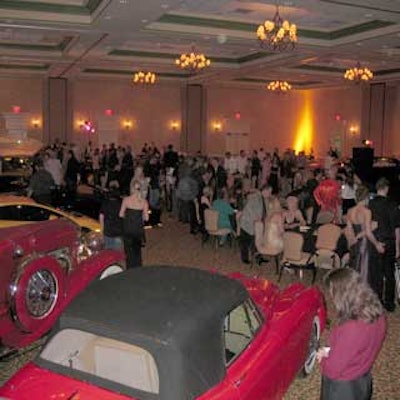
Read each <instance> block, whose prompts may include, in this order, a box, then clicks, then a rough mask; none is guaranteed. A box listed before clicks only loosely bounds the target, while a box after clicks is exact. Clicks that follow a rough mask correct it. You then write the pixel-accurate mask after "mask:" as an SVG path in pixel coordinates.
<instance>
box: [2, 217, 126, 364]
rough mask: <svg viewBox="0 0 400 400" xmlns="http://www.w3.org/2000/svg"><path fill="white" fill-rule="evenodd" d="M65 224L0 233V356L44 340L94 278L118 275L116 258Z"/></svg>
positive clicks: (92, 237) (96, 241) (92, 235)
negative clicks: (67, 308) (46, 334)
mask: <svg viewBox="0 0 400 400" xmlns="http://www.w3.org/2000/svg"><path fill="white" fill-rule="evenodd" d="M101 243H102V241H101V236H100V235H99V234H97V233H95V232H91V233H87V234H84V233H82V232H81V230H80V229H79V227H78V226H77V225H75V224H73V223H71V222H69V221H67V220H54V221H47V222H39V223H36V224H28V225H22V226H19V227H12V228H3V229H0V263H1V271H0V346H1V353H0V354H1V355H3V356H4V355H6V354H8V352H9V350H11V349H15V348H20V347H23V346H25V345H27V344H29V343H31V342H33V341H35V340H36V339H38V338H40V337H41V336H43V335H44V334H45V333H46V332H47V331H49V330H50V329H51V328H52V326H53V325H54V323H55V321H56V320H57V318H58V317H59V315H60V313H61V312H62V311H63V310H64V308H65V307H66V306H67V304H68V303H69V302H70V301H71V300H72V299H73V298H74V297H75V296H76V295H77V294H78V293H79V292H81V291H82V290H83V289H85V288H86V287H87V286H88V284H89V283H90V282H91V281H93V280H94V279H96V278H101V277H104V276H106V275H108V274H111V273H116V272H121V271H122V269H123V267H124V259H123V255H122V254H121V253H120V252H116V251H110V250H102V249H101Z"/></svg>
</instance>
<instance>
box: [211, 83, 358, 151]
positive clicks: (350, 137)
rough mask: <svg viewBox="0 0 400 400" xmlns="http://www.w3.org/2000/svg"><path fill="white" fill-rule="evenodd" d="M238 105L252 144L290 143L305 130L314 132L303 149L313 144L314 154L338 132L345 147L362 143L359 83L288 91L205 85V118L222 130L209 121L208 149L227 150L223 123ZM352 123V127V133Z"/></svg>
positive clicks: (288, 145)
mask: <svg viewBox="0 0 400 400" xmlns="http://www.w3.org/2000/svg"><path fill="white" fill-rule="evenodd" d="M237 111H240V115H241V120H242V121H245V122H246V123H247V125H248V126H249V127H250V132H249V134H250V139H249V141H250V148H251V149H256V148H259V147H264V148H266V149H272V148H274V147H279V148H280V149H281V150H283V149H285V148H287V147H294V146H295V144H296V141H298V139H299V138H301V137H302V136H304V132H311V134H312V136H313V137H312V140H311V142H310V144H309V145H307V144H305V147H306V150H307V151H308V150H310V149H309V147H310V146H311V147H312V148H313V150H314V152H315V153H316V154H317V155H318V154H324V153H325V152H326V151H327V150H328V148H329V145H330V143H331V142H335V139H336V137H337V136H338V135H339V136H340V139H341V145H342V146H343V148H344V149H345V150H346V152H348V151H349V149H350V148H351V147H352V146H353V145H355V144H359V143H360V128H359V127H360V116H361V91H360V88H359V87H357V86H352V87H351V88H343V89H321V90H313V91H300V90H298V91H297V90H296V91H293V92H291V93H289V94H286V95H277V94H275V93H269V92H267V91H266V90H251V89H242V90H238V89H227V88H209V89H208V119H209V122H211V121H214V120H219V121H221V122H222V130H221V132H214V130H213V129H212V124H211V123H209V124H208V127H207V128H208V129H207V149H208V152H210V153H222V152H223V151H224V150H225V134H226V130H225V129H224V125H227V123H228V122H229V120H231V119H232V118H234V113H235V112H237ZM335 114H340V116H341V120H340V121H336V120H335ZM351 126H352V127H354V128H355V129H356V131H355V132H353V133H350V127H351ZM300 147H302V146H301V145H300Z"/></svg>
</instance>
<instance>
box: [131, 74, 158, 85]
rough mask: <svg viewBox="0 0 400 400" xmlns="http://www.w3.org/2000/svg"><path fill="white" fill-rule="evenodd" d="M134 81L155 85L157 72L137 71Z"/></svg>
mask: <svg viewBox="0 0 400 400" xmlns="http://www.w3.org/2000/svg"><path fill="white" fill-rule="evenodd" d="M132 81H133V83H136V84H144V85H153V84H154V83H155V82H156V74H155V73H154V72H142V71H139V72H135V74H134V75H133V79H132Z"/></svg>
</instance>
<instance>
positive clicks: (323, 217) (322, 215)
mask: <svg viewBox="0 0 400 400" xmlns="http://www.w3.org/2000/svg"><path fill="white" fill-rule="evenodd" d="M334 218H335V215H334V214H333V212H332V211H320V212H319V213H318V215H317V219H316V221H315V223H316V224H317V225H324V224H330V223H331V222H332V221H333V219H334Z"/></svg>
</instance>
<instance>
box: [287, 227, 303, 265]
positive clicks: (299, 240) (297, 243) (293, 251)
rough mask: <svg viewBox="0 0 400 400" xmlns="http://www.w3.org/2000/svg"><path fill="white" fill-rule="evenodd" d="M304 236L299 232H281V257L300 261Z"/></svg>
mask: <svg viewBox="0 0 400 400" xmlns="http://www.w3.org/2000/svg"><path fill="white" fill-rule="evenodd" d="M303 244H304V238H303V235H302V234H301V233H297V232H291V231H286V232H284V234H283V259H284V260H286V261H300V260H301V258H302V255H303V252H302V250H303Z"/></svg>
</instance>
